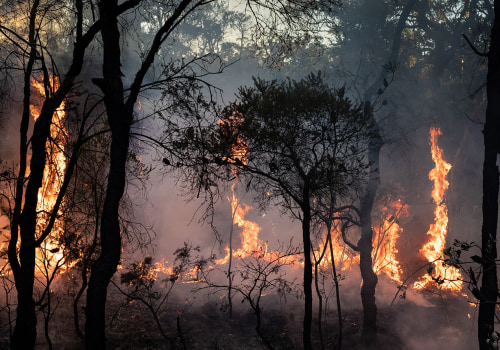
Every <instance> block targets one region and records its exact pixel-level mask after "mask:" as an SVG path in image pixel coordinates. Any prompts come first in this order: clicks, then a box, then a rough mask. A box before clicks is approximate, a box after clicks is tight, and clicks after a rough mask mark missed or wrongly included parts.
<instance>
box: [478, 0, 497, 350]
mask: <svg viewBox="0 0 500 350" xmlns="http://www.w3.org/2000/svg"><path fill="white" fill-rule="evenodd" d="M494 10H495V19H494V23H493V28H492V29H491V43H490V50H489V53H488V75H487V77H486V83H487V96H488V106H487V108H486V123H485V125H484V131H483V133H484V163H483V226H482V230H481V242H482V247H481V250H482V257H483V262H482V265H483V278H482V284H481V300H480V303H479V316H478V338H479V348H480V349H481V350H483V349H484V350H486V349H491V347H490V345H489V344H488V343H487V342H488V339H489V338H490V337H491V333H492V332H493V331H494V319H495V309H496V301H497V296H498V281H497V267H496V261H495V260H496V258H497V248H496V244H497V225H498V190H499V172H498V166H497V154H498V153H499V152H500V141H499V140H500V23H499V22H500V1H499V0H495V9H494Z"/></svg>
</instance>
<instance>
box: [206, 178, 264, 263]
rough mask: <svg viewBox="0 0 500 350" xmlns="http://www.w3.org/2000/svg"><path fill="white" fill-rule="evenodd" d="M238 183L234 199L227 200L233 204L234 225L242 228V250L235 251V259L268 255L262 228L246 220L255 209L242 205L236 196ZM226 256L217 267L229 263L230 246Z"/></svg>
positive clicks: (232, 187)
mask: <svg viewBox="0 0 500 350" xmlns="http://www.w3.org/2000/svg"><path fill="white" fill-rule="evenodd" d="M235 187H236V182H234V183H233V184H232V186H231V193H232V197H231V198H229V197H228V198H227V199H228V200H229V202H230V203H231V212H232V213H233V224H235V225H237V226H238V227H240V228H242V229H243V230H242V231H241V234H240V236H241V248H239V249H236V250H233V257H236V258H239V259H244V258H246V257H248V256H250V255H252V254H261V255H262V254H263V255H266V253H267V251H268V246H267V244H266V243H265V242H263V241H262V240H260V239H259V232H260V230H261V227H260V226H259V225H258V224H257V223H255V222H253V221H250V220H245V215H246V214H247V213H248V212H249V211H250V210H251V209H253V207H251V206H249V205H246V204H244V203H240V201H239V200H238V198H237V197H236V194H235V191H234V190H235ZM225 251H226V256H225V257H224V258H222V259H218V260H216V261H215V263H216V264H217V265H224V264H227V263H228V262H229V258H230V251H229V246H227V247H226V248H225Z"/></svg>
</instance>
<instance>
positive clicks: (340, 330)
mask: <svg viewBox="0 0 500 350" xmlns="http://www.w3.org/2000/svg"><path fill="white" fill-rule="evenodd" d="M328 231H329V232H330V233H329V235H330V241H329V242H328V244H329V246H330V258H331V261H332V273H333V282H334V283H335V294H336V299H337V313H338V319H339V338H338V341H337V346H336V349H341V348H342V327H343V325H342V308H341V304H340V293H339V278H338V277H337V269H336V268H335V256H334V254H333V244H332V236H331V225H330V228H329V229H328Z"/></svg>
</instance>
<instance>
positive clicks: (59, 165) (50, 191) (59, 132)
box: [30, 76, 70, 271]
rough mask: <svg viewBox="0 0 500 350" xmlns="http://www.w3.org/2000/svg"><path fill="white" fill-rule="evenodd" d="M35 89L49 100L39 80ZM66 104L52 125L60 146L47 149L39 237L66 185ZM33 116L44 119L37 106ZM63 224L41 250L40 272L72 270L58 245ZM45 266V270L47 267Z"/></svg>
mask: <svg viewBox="0 0 500 350" xmlns="http://www.w3.org/2000/svg"><path fill="white" fill-rule="evenodd" d="M48 85H49V86H48V88H49V90H52V91H54V90H57V89H58V88H59V79H58V78H57V77H56V76H51V78H50V79H49V82H48ZM32 86H33V87H34V88H35V89H36V90H37V91H38V93H39V94H40V96H42V97H45V85H44V83H43V82H39V81H37V80H35V79H33V80H32ZM64 109H65V101H63V102H62V103H61V106H60V108H59V109H58V110H56V111H55V113H54V115H53V117H52V123H51V125H50V138H51V139H52V140H55V141H56V143H57V146H54V145H53V144H52V143H51V142H50V141H47V144H46V148H47V150H48V159H47V163H46V165H45V170H44V174H43V182H42V187H41V188H40V190H39V191H38V206H37V211H38V212H39V213H40V214H39V217H38V224H37V226H38V233H39V234H40V233H41V231H43V229H44V228H45V226H46V224H47V222H48V219H49V217H48V214H47V213H50V212H51V211H52V208H53V207H54V205H55V202H56V199H57V196H58V194H59V190H60V188H61V186H62V183H63V174H64V172H65V170H66V157H65V155H64V138H65V133H66V131H65V129H64V124H63V122H64V118H65V112H64ZM30 112H31V115H32V116H33V119H34V120H35V121H36V120H37V119H38V117H39V116H40V110H39V108H38V107H37V106H35V105H30ZM63 230H64V229H63V225H62V222H61V221H60V220H59V219H58V220H57V221H56V224H55V225H54V228H53V229H52V232H51V234H50V235H49V237H48V239H46V240H45V242H44V243H43V245H42V247H41V249H42V250H43V253H40V252H39V254H38V256H37V260H38V264H37V266H38V268H39V269H40V270H42V269H45V270H47V269H48V270H51V269H52V268H54V267H55V266H57V265H59V266H61V268H62V271H66V270H67V269H69V268H70V266H67V265H65V264H64V260H65V257H64V249H63V248H64V247H60V246H59V245H58V244H56V243H55V242H57V237H60V236H61V235H62V234H63ZM44 266H45V267H44Z"/></svg>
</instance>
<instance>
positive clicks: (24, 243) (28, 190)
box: [0, 0, 100, 349]
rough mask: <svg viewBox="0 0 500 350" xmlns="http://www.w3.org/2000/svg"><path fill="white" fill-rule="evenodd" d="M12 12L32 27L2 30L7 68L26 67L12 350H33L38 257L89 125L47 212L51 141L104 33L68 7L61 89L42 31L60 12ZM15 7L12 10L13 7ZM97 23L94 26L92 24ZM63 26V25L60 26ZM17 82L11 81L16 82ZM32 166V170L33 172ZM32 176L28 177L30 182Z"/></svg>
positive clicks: (14, 228) (42, 7)
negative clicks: (44, 193)
mask: <svg viewBox="0 0 500 350" xmlns="http://www.w3.org/2000/svg"><path fill="white" fill-rule="evenodd" d="M8 5H9V6H7V9H5V8H4V9H3V10H7V11H10V12H7V13H9V16H7V17H6V19H7V18H8V19H12V18H11V17H10V15H12V14H14V15H13V16H14V18H15V16H16V15H15V14H16V13H19V12H18V11H24V10H26V11H27V12H28V13H29V16H28V17H27V22H24V25H25V26H26V28H27V30H25V31H19V28H18V27H17V26H16V25H17V23H16V21H15V19H14V20H12V21H6V22H5V24H4V23H2V25H0V32H1V33H2V35H3V36H4V43H5V44H6V45H10V48H12V49H13V51H11V53H12V54H11V55H8V56H7V58H8V59H9V60H11V59H12V57H15V59H14V60H13V61H14V62H12V61H8V63H9V64H13V65H11V66H8V65H7V66H6V67H7V68H9V67H10V68H11V69H12V70H13V71H15V69H16V68H17V67H16V64H18V65H19V66H21V67H22V72H23V74H22V81H23V104H22V116H21V127H20V147H19V158H18V159H19V168H18V171H17V174H16V178H15V186H14V187H15V190H14V198H13V202H14V203H13V209H12V216H11V225H10V230H11V237H10V242H9V248H8V258H9V263H10V266H11V268H12V272H13V275H14V280H15V284H16V290H17V298H18V307H17V318H16V326H15V330H14V334H13V340H12V347H13V348H14V349H32V348H34V346H35V339H36V323H37V321H36V314H35V301H34V299H33V287H34V279H35V264H36V251H37V249H39V248H40V247H41V245H42V244H43V243H44V241H45V239H46V238H47V237H48V236H49V235H50V234H51V231H52V229H53V227H54V223H55V221H56V218H57V217H58V215H59V208H60V207H61V203H62V201H63V197H64V194H65V191H66V189H67V186H68V183H69V181H70V179H71V176H72V172H73V170H74V166H75V164H76V161H77V158H78V154H79V148H80V147H81V143H82V140H83V132H84V130H85V128H84V125H85V120H83V121H82V124H81V126H82V128H81V129H80V130H79V132H77V134H78V135H77V137H76V139H75V141H74V147H73V148H72V153H71V154H70V155H69V156H68V158H67V159H68V164H67V166H66V170H65V171H64V181H62V184H61V187H60V188H59V189H58V193H57V195H56V197H57V199H56V200H55V203H54V205H53V207H52V208H47V209H46V210H45V211H44V212H40V209H39V207H38V206H39V198H38V195H39V190H40V188H41V187H42V181H43V178H44V170H45V168H46V163H47V162H48V161H49V160H48V158H47V154H48V147H50V146H48V145H54V143H55V142H57V140H54V139H53V137H51V126H52V125H53V123H54V122H55V121H54V115H55V112H56V110H57V109H58V108H60V105H61V103H62V102H63V100H64V99H65V98H66V97H67V96H68V93H69V92H70V91H71V89H72V87H73V82H74V80H75V79H76V77H77V76H78V75H79V74H80V71H81V69H82V65H83V61H84V56H85V50H86V48H87V47H88V46H89V45H90V43H91V41H92V39H93V38H94V36H95V34H96V33H97V31H98V30H99V26H100V22H99V21H97V22H95V23H93V24H91V25H89V26H88V27H87V28H86V29H87V31H86V32H85V33H84V21H83V18H84V10H83V1H80V0H79V1H76V2H75V3H72V4H71V5H69V6H70V7H71V8H72V10H73V13H74V14H75V17H70V18H69V22H71V25H72V26H73V27H74V28H76V30H75V31H74V32H73V40H72V42H74V44H73V47H72V49H73V52H72V55H71V60H70V64H69V65H68V67H67V70H66V72H65V74H64V76H63V77H62V78H61V79H60V83H57V82H56V79H57V78H58V77H57V73H58V72H57V71H55V69H56V68H55V67H57V64H56V62H55V61H54V60H53V59H54V56H52V55H51V52H50V51H49V48H50V45H49V44H48V42H47V40H48V39H47V36H45V35H40V33H45V32H44V31H41V30H40V29H41V28H42V27H43V26H44V25H46V23H47V22H49V21H50V20H51V19H52V18H53V17H54V16H58V15H59V12H58V10H60V9H58V8H56V9H53V8H52V6H53V5H54V4H53V3H52V2H48V3H47V2H44V1H39V0H36V1H33V2H30V3H29V4H22V5H19V7H16V5H13V4H8ZM11 6H12V7H11ZM90 23H92V22H90ZM61 24H62V23H61ZM40 76H42V78H41V81H42V87H43V89H42V90H43V91H44V96H43V99H42V103H41V110H40V113H39V116H38V117H37V119H36V121H35V122H34V125H33V128H32V133H31V135H29V132H31V129H30V127H29V126H30V122H31V121H30V118H31V113H30V105H31V104H32V103H33V100H32V92H31V83H32V80H33V79H37V80H39V81H40ZM11 78H12V76H11ZM30 145H31V157H29V146H30ZM28 161H29V163H30V164H29V166H28ZM28 174H29V176H28ZM18 244H19V249H18Z"/></svg>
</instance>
